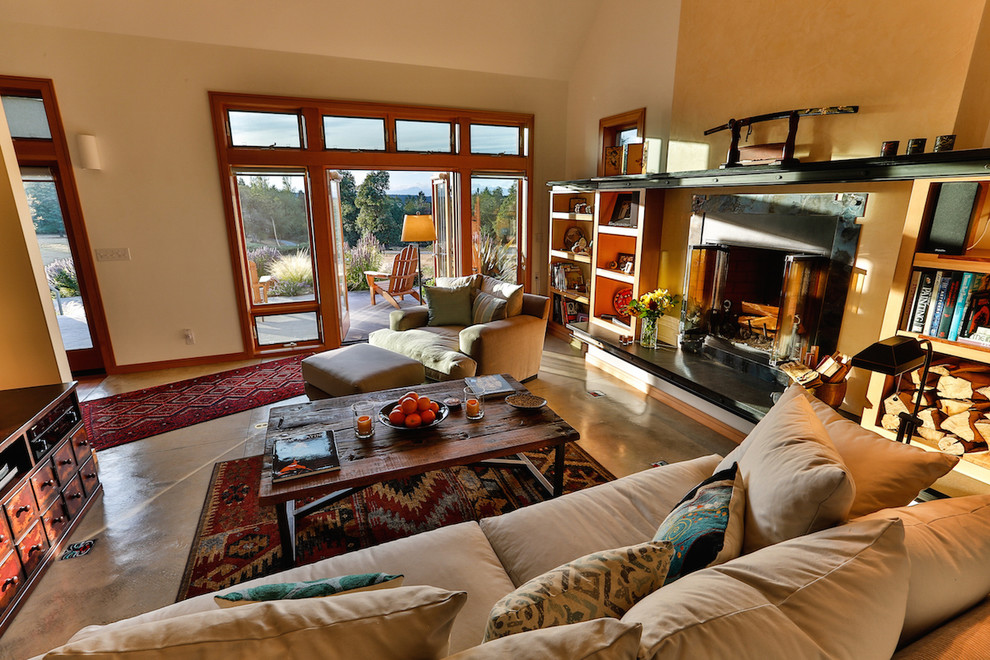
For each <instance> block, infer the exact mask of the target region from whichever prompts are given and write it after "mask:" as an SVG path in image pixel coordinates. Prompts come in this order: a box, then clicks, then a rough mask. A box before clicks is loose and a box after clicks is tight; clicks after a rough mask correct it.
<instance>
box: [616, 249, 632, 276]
mask: <svg viewBox="0 0 990 660" xmlns="http://www.w3.org/2000/svg"><path fill="white" fill-rule="evenodd" d="M615 263H616V267H617V269H618V270H621V271H622V272H623V273H625V274H626V275H631V274H632V272H633V268H635V267H636V255H635V254H628V253H626V252H620V253H619V255H618V256H617V257H616V258H615Z"/></svg>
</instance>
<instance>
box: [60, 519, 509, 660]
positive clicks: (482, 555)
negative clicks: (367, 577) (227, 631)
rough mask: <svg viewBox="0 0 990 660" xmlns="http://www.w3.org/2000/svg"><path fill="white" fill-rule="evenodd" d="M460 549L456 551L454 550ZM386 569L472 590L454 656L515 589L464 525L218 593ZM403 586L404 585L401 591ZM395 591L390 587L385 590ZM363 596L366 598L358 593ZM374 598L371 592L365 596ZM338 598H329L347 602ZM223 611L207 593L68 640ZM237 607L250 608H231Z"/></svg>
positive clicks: (457, 628)
mask: <svg viewBox="0 0 990 660" xmlns="http://www.w3.org/2000/svg"><path fill="white" fill-rule="evenodd" d="M451 548H457V552H451ZM373 571H382V572H385V573H401V574H403V575H405V576H406V577H405V583H404V584H405V585H406V587H408V586H411V585H432V586H436V587H440V588H441V589H449V590H451V591H466V592H468V594H469V595H468V599H467V603H466V604H465V605H464V609H463V610H462V611H461V613H460V614H459V615H458V617H457V619H456V620H455V621H454V627H453V630H452V631H451V637H450V652H452V653H453V652H456V651H459V650H461V649H465V648H469V647H471V646H474V645H476V644H478V643H479V642H480V640H481V637H482V635H483V634H484V632H485V625H486V623H487V621H488V613H489V612H490V611H491V609H492V606H493V605H494V604H495V602H496V601H498V599H499V598H501V597H502V596H504V595H505V594H507V593H509V592H510V591H512V590H513V589H514V588H515V585H513V584H512V582H511V581H510V580H509V577H508V575H506V574H505V569H503V568H502V564H501V563H499V560H498V557H496V556H495V552H494V551H493V550H492V547H491V545H489V543H488V540H487V539H486V538H485V535H484V534H483V533H482V531H481V528H480V527H479V526H478V523H476V522H473V521H472V522H464V523H459V524H456V525H450V526H448V527H441V528H439V529H435V530H432V531H429V532H424V533H422V534H416V535H414V536H409V537H406V538H402V539H396V540H395V541H388V542H386V543H382V544H380V545H376V546H372V547H370V548H364V549H361V550H355V551H353V552H348V553H347V554H343V555H338V556H336V557H330V558H329V559H323V560H321V561H318V562H315V563H312V564H306V565H305V566H297V567H295V568H291V569H289V570H286V571H282V572H280V573H275V574H273V575H268V576H265V577H262V578H257V579H255V580H251V581H249V582H244V583H242V584H240V585H238V586H237V587H231V588H229V589H224V590H221V591H220V592H219V593H225V592H226V591H233V590H235V589H243V588H245V587H248V586H254V585H259V584H272V583H275V582H286V581H297V580H316V579H319V578H323V577H329V576H333V575H349V574H353V573H367V572H373ZM403 588H405V587H403ZM389 591H396V590H395V589H386V590H384V591H383V592H373V593H385V592H389ZM355 595H356V596H360V595H362V594H355ZM364 595H372V594H364ZM343 597H344V596H335V597H334V598H328V599H326V600H334V599H336V598H343ZM216 609H219V606H218V605H217V604H216V602H215V601H214V599H213V594H203V595H202V596H196V597H194V598H190V599H188V600H183V601H180V602H178V603H174V604H172V605H168V606H166V607H162V608H159V609H157V610H154V611H152V612H147V613H145V614H141V615H138V616H136V617H131V618H129V619H123V620H121V621H117V622H114V623H111V624H108V625H106V626H89V627H87V628H83V629H82V630H80V631H79V632H78V633H76V635H75V636H74V637H73V638H72V640H70V641H74V640H76V639H81V638H82V637H85V636H87V635H91V634H94V633H96V632H99V631H105V630H109V629H116V628H125V627H128V626H131V625H135V624H138V623H145V622H149V621H159V620H164V619H168V618H171V617H175V616H181V615H183V614H190V613H197V612H207V611H210V610H216ZM231 609H232V610H233V609H247V608H246V607H244V608H231Z"/></svg>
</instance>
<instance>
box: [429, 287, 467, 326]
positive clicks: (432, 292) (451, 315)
mask: <svg viewBox="0 0 990 660" xmlns="http://www.w3.org/2000/svg"><path fill="white" fill-rule="evenodd" d="M425 288H426V307H427V310H428V311H429V314H430V317H429V321H428V322H427V324H428V325H471V287H470V286H459V287H443V286H428V287H425Z"/></svg>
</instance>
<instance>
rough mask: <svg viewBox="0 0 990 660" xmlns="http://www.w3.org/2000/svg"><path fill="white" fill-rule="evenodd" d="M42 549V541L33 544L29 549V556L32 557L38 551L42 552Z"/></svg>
mask: <svg viewBox="0 0 990 660" xmlns="http://www.w3.org/2000/svg"><path fill="white" fill-rule="evenodd" d="M42 550H43V548H42V547H41V544H40V543H35V544H34V545H32V546H31V547H30V548H29V549H28V557H30V556H31V555H33V554H34V553H36V552H41V551H42Z"/></svg>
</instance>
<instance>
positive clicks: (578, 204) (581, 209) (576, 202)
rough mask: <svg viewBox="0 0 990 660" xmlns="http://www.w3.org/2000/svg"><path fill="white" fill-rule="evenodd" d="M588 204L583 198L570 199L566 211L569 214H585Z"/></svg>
mask: <svg viewBox="0 0 990 660" xmlns="http://www.w3.org/2000/svg"><path fill="white" fill-rule="evenodd" d="M587 208H588V203H587V202H586V201H584V197H571V198H570V199H569V200H567V210H568V212H570V213H587V210H586V209H587Z"/></svg>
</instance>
